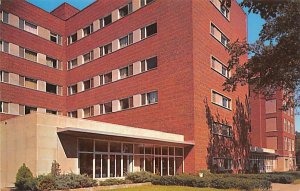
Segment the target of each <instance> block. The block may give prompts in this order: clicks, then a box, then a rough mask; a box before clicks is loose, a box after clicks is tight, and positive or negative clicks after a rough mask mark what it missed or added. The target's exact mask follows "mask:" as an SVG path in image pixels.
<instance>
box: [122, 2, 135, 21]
mask: <svg viewBox="0 0 300 191" xmlns="http://www.w3.org/2000/svg"><path fill="white" fill-rule="evenodd" d="M131 12H132V3H128V4H127V5H125V6H124V7H122V8H120V9H119V17H120V18H122V17H125V16H126V15H128V14H130V13H131Z"/></svg>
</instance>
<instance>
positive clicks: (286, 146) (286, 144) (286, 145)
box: [284, 137, 288, 150]
mask: <svg viewBox="0 0 300 191" xmlns="http://www.w3.org/2000/svg"><path fill="white" fill-rule="evenodd" d="M284 150H288V140H287V137H284Z"/></svg>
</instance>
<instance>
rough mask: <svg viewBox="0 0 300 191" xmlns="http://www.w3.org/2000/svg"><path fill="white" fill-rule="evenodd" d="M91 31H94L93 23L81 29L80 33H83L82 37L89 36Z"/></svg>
mask: <svg viewBox="0 0 300 191" xmlns="http://www.w3.org/2000/svg"><path fill="white" fill-rule="evenodd" d="M93 32H94V27H93V23H92V24H89V25H88V26H86V27H84V28H83V29H82V33H83V36H82V38H84V37H86V36H89V35H90V34H92V33H93Z"/></svg>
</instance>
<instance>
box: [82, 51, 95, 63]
mask: <svg viewBox="0 0 300 191" xmlns="http://www.w3.org/2000/svg"><path fill="white" fill-rule="evenodd" d="M93 59H94V51H91V52H89V53H87V54H85V55H83V63H84V64H85V63H87V62H90V61H92V60H93Z"/></svg>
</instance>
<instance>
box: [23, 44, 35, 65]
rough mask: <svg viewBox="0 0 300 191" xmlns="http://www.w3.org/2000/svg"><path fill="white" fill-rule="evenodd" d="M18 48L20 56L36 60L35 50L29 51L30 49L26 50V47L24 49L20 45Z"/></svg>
mask: <svg viewBox="0 0 300 191" xmlns="http://www.w3.org/2000/svg"><path fill="white" fill-rule="evenodd" d="M19 50H20V52H19V55H20V57H22V58H25V59H27V60H30V61H33V62H37V53H36V52H33V51H30V50H27V49H24V48H21V47H20V48H19Z"/></svg>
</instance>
